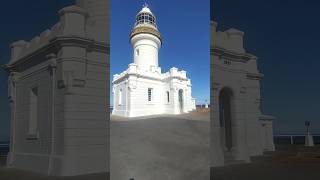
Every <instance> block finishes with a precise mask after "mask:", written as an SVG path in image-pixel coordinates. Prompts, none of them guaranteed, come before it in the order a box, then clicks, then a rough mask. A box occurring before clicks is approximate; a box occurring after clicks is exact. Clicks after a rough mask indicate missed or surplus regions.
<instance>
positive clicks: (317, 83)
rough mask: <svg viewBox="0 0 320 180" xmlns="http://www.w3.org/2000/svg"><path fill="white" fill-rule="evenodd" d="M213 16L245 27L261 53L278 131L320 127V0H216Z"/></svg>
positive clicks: (249, 42)
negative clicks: (307, 124)
mask: <svg viewBox="0 0 320 180" xmlns="http://www.w3.org/2000/svg"><path fill="white" fill-rule="evenodd" d="M212 8H213V11H211V18H213V17H214V19H215V20H216V21H218V23H220V24H224V25H225V26H232V27H236V28H238V29H240V30H242V31H244V32H245V46H246V48H247V50H248V51H249V52H251V53H253V54H255V55H256V56H258V58H259V69H260V70H261V72H262V73H263V74H264V75H265V77H264V79H263V81H262V98H263V104H262V109H263V111H264V112H265V113H267V114H271V115H274V116H276V117H277V120H276V121H275V122H274V125H275V130H276V132H282V133H286V132H289V133H291V132H296V133H302V132H303V131H304V121H305V120H309V121H311V125H312V131H313V132H314V133H320V114H319V112H320V111H319V110H320V71H319V68H320V58H319V48H320V47H319V42H320V23H319V17H320V11H319V9H320V1H315V0H290V1H289V0H282V1H279V0H259V1H253V0H241V1H237V0H214V2H213V6H212Z"/></svg>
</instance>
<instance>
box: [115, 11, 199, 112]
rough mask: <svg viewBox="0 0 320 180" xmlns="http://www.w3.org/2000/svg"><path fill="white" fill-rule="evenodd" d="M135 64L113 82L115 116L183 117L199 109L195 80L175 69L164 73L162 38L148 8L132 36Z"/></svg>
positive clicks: (130, 65)
mask: <svg viewBox="0 0 320 180" xmlns="http://www.w3.org/2000/svg"><path fill="white" fill-rule="evenodd" d="M130 41H131V45H132V47H133V59H134V62H133V63H131V64H129V66H128V69H127V70H125V71H124V72H122V73H121V74H115V75H114V76H113V81H112V85H113V87H112V92H113V97H114V98H113V111H112V114H114V115H119V116H126V117H137V116H146V115H153V114H181V113H187V112H189V111H192V110H194V109H195V99H194V98H192V97H191V81H190V79H188V78H187V73H186V71H183V70H181V71H179V70H178V69H177V68H174V67H173V68H171V69H170V71H169V72H166V73H162V72H161V68H160V67H159V65H158V51H159V49H160V47H161V43H162V42H161V36H160V32H159V31H158V28H157V24H156V17H155V16H154V14H153V13H152V12H151V11H150V9H149V8H148V7H147V6H145V7H143V8H142V10H141V11H140V12H139V13H138V14H137V16H136V23H135V25H134V28H133V30H132V32H131V34H130Z"/></svg>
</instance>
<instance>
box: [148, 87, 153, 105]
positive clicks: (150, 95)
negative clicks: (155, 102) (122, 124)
mask: <svg viewBox="0 0 320 180" xmlns="http://www.w3.org/2000/svg"><path fill="white" fill-rule="evenodd" d="M152 91H153V89H152V88H148V101H149V102H150V101H152Z"/></svg>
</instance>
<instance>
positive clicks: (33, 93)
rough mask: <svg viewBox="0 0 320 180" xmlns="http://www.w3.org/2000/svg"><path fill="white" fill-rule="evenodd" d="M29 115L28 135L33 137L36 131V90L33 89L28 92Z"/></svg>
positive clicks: (35, 88)
mask: <svg viewBox="0 0 320 180" xmlns="http://www.w3.org/2000/svg"><path fill="white" fill-rule="evenodd" d="M29 98H30V102H29V103H30V104H29V105H30V111H29V113H30V115H29V124H28V134H31V135H35V134H37V130H38V88H37V87H34V88H32V89H31V91H30V97H29Z"/></svg>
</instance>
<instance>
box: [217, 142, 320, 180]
mask: <svg viewBox="0 0 320 180" xmlns="http://www.w3.org/2000/svg"><path fill="white" fill-rule="evenodd" d="M276 148H277V151H276V152H272V153H267V154H266V155H265V156H263V157H256V158H253V159H252V161H253V162H252V163H250V164H242V165H232V166H227V167H222V168H213V169H211V170H212V171H213V179H214V180H248V179H257V180H319V179H320V146H317V147H313V148H306V147H304V146H301V145H281V146H277V147H276Z"/></svg>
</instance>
